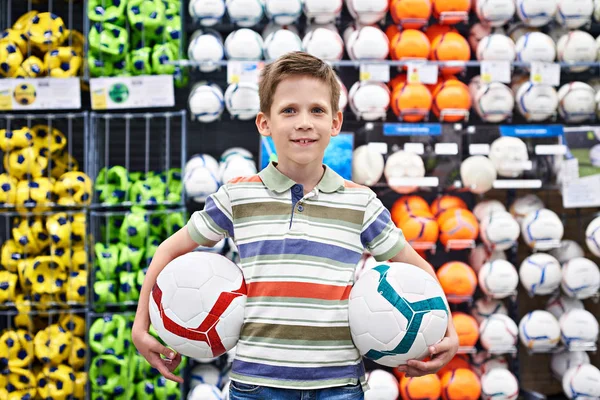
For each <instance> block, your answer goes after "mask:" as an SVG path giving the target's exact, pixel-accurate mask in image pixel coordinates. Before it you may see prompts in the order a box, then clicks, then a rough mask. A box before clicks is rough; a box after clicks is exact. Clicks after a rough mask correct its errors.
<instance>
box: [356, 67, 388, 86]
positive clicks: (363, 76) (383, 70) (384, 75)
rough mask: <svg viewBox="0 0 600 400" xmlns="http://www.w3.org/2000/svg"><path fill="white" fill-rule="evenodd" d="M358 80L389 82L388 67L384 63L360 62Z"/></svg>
mask: <svg viewBox="0 0 600 400" xmlns="http://www.w3.org/2000/svg"><path fill="white" fill-rule="evenodd" d="M360 80H361V81H375V82H389V81H390V67H389V65H385V64H361V65H360Z"/></svg>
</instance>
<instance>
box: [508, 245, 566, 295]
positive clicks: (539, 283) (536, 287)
mask: <svg viewBox="0 0 600 400" xmlns="http://www.w3.org/2000/svg"><path fill="white" fill-rule="evenodd" d="M519 279H520V281H521V285H523V287H524V288H525V290H527V291H528V292H529V293H530V294H532V295H546V294H550V293H552V292H554V291H555V290H556V289H558V287H559V286H560V281H561V279H562V272H561V269H560V264H559V262H558V260H557V259H556V258H554V257H552V256H551V255H549V254H545V253H535V254H532V255H530V256H529V257H527V258H526V259H525V260H523V262H522V263H521V267H520V268H519Z"/></svg>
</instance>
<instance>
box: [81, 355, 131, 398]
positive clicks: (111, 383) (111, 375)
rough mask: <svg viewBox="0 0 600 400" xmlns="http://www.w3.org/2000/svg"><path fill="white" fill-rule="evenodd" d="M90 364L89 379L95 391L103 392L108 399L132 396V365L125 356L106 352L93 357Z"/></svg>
mask: <svg viewBox="0 0 600 400" xmlns="http://www.w3.org/2000/svg"><path fill="white" fill-rule="evenodd" d="M90 364H91V365H90V371H89V381H90V383H91V384H92V389H93V390H94V391H95V392H98V393H103V394H104V395H105V396H108V397H105V398H107V399H109V398H110V399H117V398H119V399H130V398H131V389H129V388H130V387H131V386H132V385H131V382H130V374H129V371H130V368H131V367H130V366H129V365H128V363H127V360H126V359H125V358H124V357H122V356H115V355H112V354H104V355H100V356H97V357H95V358H94V359H92V362H91V363H90ZM125 394H127V397H124V395H125ZM92 397H93V396H92ZM96 398H98V397H96Z"/></svg>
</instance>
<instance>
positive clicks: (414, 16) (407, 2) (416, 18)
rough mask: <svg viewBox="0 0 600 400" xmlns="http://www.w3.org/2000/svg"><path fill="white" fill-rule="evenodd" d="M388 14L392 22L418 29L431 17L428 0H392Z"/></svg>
mask: <svg viewBox="0 0 600 400" xmlns="http://www.w3.org/2000/svg"><path fill="white" fill-rule="evenodd" d="M390 14H391V15H392V19H393V20H394V23H396V24H398V25H402V27H403V28H405V29H419V28H421V27H422V26H424V25H425V24H426V23H427V21H429V17H431V1H430V0H392V3H391V5H390Z"/></svg>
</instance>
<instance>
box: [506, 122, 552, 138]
mask: <svg viewBox="0 0 600 400" xmlns="http://www.w3.org/2000/svg"><path fill="white" fill-rule="evenodd" d="M500 135H502V136H515V137H522V138H547V137H557V136H562V135H563V126H562V125H500Z"/></svg>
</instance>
